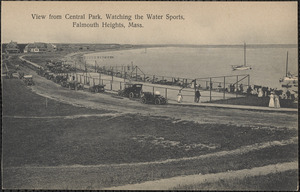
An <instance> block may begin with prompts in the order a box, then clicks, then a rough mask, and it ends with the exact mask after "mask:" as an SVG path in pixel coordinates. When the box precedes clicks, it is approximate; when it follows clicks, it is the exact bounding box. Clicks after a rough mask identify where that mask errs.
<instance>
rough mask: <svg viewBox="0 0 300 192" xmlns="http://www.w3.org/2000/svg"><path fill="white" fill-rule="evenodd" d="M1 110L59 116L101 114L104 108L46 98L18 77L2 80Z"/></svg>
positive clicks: (39, 115)
mask: <svg viewBox="0 0 300 192" xmlns="http://www.w3.org/2000/svg"><path fill="white" fill-rule="evenodd" d="M2 86H3V92H2V112H3V115H4V116H11V115H15V116H38V117H42V116H60V115H76V114H101V113H107V112H108V111H106V110H94V109H87V108H85V107H76V106H72V105H68V104H63V103H60V102H57V101H54V100H52V99H46V98H45V97H42V96H39V95H37V94H35V93H33V92H31V91H30V89H29V88H28V87H26V86H25V84H24V83H23V82H22V81H21V80H20V79H4V81H3V82H2Z"/></svg>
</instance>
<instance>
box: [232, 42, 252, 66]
mask: <svg viewBox="0 0 300 192" xmlns="http://www.w3.org/2000/svg"><path fill="white" fill-rule="evenodd" d="M231 67H232V70H233V71H242V70H249V69H250V70H251V69H252V68H251V67H250V66H247V65H246V43H244V65H232V66H231Z"/></svg>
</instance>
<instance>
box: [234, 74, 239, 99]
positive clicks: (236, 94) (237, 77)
mask: <svg viewBox="0 0 300 192" xmlns="http://www.w3.org/2000/svg"><path fill="white" fill-rule="evenodd" d="M238 81H239V76H238V75H237V76H236V93H235V97H238V88H239V82H238Z"/></svg>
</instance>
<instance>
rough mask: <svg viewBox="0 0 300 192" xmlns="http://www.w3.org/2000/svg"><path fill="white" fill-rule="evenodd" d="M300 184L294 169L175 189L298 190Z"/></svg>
mask: <svg viewBox="0 0 300 192" xmlns="http://www.w3.org/2000/svg"><path fill="white" fill-rule="evenodd" d="M298 185H299V180H298V171H297V170H293V171H286V172H279V173H276V174H273V173H272V174H268V175H258V176H254V177H245V178H243V179H237V178H235V179H226V180H223V179H221V180H219V181H217V182H207V183H203V184H195V185H189V186H182V187H179V188H176V189H174V190H230V191H232V190H234V191H241V190H243V191H248V190H253V191H256V190H260V191H296V190H297V186H298Z"/></svg>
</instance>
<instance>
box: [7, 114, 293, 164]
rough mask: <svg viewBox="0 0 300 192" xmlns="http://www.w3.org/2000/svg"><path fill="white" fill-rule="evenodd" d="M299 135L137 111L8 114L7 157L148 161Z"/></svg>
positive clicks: (47, 161)
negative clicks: (29, 116) (93, 114)
mask: <svg viewBox="0 0 300 192" xmlns="http://www.w3.org/2000/svg"><path fill="white" fill-rule="evenodd" d="M296 135H297V131H296V130H294V129H293V130H290V129H276V128H270V127H239V126H233V125H219V124H201V125H200V124H197V123H193V122H178V123H174V122H173V120H172V119H169V118H159V117H151V116H150V117H149V116H140V115H133V114H130V115H124V116H118V117H80V118H71V119H69V118H68V119H63V118H54V119H52V118H50V119H27V118H24V119H13V118H4V119H3V157H4V159H3V160H4V165H6V166H21V165H41V166H46V165H62V164H63V165H72V164H83V165H95V164H110V163H131V162H147V161H155V160H164V159H170V158H180V157H190V156H196V155H202V154H207V153H212V152H217V151H224V150H233V149H236V148H240V147H241V146H245V145H251V144H255V143H261V142H267V141H274V140H279V141H280V140H285V139H289V138H291V137H295V136H296ZM79 154H80V155H79Z"/></svg>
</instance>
